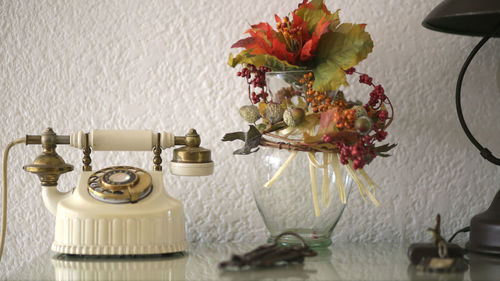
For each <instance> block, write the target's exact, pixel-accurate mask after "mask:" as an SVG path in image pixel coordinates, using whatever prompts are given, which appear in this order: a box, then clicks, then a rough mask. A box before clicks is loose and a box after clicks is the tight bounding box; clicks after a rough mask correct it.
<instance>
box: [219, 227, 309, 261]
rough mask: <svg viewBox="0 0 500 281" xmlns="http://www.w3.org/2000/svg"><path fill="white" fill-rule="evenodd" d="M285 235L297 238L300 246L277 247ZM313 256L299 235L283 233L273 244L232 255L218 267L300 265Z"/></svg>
mask: <svg viewBox="0 0 500 281" xmlns="http://www.w3.org/2000/svg"><path fill="white" fill-rule="evenodd" d="M287 235H291V236H295V237H297V238H298V239H299V240H300V241H301V242H302V245H298V246H292V247H286V246H278V241H279V239H280V238H281V237H283V236H287ZM313 256H316V252H315V251H313V250H312V249H311V248H309V246H308V245H307V244H306V241H304V239H303V238H302V237H301V236H300V235H298V234H296V233H294V232H283V233H281V234H280V235H278V236H276V238H275V239H274V243H273V244H270V245H263V246H259V247H257V248H256V249H254V250H252V251H250V252H248V253H246V254H243V255H233V256H232V257H231V260H229V261H225V262H221V263H220V264H219V267H220V268H223V269H226V268H239V269H241V268H243V267H271V266H277V265H282V264H287V263H302V262H304V258H305V257H313Z"/></svg>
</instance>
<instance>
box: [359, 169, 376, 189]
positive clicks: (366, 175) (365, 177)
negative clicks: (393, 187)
mask: <svg viewBox="0 0 500 281" xmlns="http://www.w3.org/2000/svg"><path fill="white" fill-rule="evenodd" d="M358 171H359V173H360V174H361V176H363V178H364V179H365V181H366V183H367V184H368V186H369V187H370V189H371V190H372V192H373V193H374V194H375V192H376V190H377V189H381V188H380V186H378V185H377V184H376V183H375V182H374V181H373V180H372V178H370V176H369V175H368V174H367V173H366V171H365V170H363V169H359V170H358Z"/></svg>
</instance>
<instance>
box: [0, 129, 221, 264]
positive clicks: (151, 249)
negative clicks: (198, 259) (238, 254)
mask: <svg viewBox="0 0 500 281" xmlns="http://www.w3.org/2000/svg"><path fill="white" fill-rule="evenodd" d="M19 143H25V144H27V145H41V146H42V148H43V152H42V154H40V155H39V156H38V157H36V159H35V160H34V161H33V163H32V164H29V165H26V166H24V167H23V169H24V170H25V171H27V172H31V173H34V174H36V175H37V176H38V177H39V179H40V181H41V184H42V198H43V202H44V204H45V206H46V207H47V209H48V210H49V211H50V212H51V213H52V214H54V215H55V216H56V229H55V238H54V243H53V244H52V247H51V249H52V250H53V251H55V252H58V253H63V254H77V255H141V254H163V253H171V252H179V251H184V250H186V249H187V242H186V238H185V226H184V213H183V207H182V204H181V203H180V202H179V201H178V200H176V199H174V198H172V197H170V196H169V195H168V194H167V192H166V191H165V189H164V185H163V178H162V176H163V173H162V166H161V163H162V158H161V152H162V150H163V149H167V148H171V147H174V146H176V145H181V146H182V147H179V148H176V149H174V153H173V159H172V161H171V162H170V165H169V166H170V171H171V173H172V174H174V175H181V176H206V175H210V174H212V173H213V169H214V163H213V161H212V160H211V152H210V150H208V149H205V148H203V147H200V143H201V139H200V136H199V135H198V133H197V132H196V130H194V129H191V130H190V131H189V132H188V133H187V134H186V135H185V136H174V135H173V134H171V133H167V132H161V133H153V132H152V131H150V130H128V131H126V130H122V131H120V130H93V131H92V132H90V133H84V132H77V133H74V134H71V135H56V134H55V133H54V131H53V130H52V129H51V128H48V129H46V130H45V131H44V132H43V134H41V135H27V136H26V137H25V138H22V139H18V140H16V141H14V142H12V143H11V144H9V146H8V147H7V149H6V153H5V154H4V167H3V168H4V169H3V171H4V177H3V179H4V192H3V199H4V200H3V212H2V215H3V217H2V239H1V241H0V242H1V243H0V258H1V253H2V250H3V241H4V237H5V226H6V219H5V215H6V203H7V202H6V188H7V181H6V179H7V178H6V171H7V166H6V164H7V157H8V150H9V149H10V148H11V147H12V146H14V145H15V144H19ZM57 145H70V146H72V147H75V148H78V149H82V151H83V155H84V156H83V161H82V162H83V171H82V173H81V175H80V178H79V180H78V184H77V186H76V187H75V189H74V190H72V191H70V192H66V193H62V192H59V191H58V190H57V181H58V179H59V177H60V175H61V174H63V173H66V172H70V171H72V170H73V166H72V165H70V164H67V163H66V162H64V160H63V159H62V157H61V156H59V155H58V154H57V153H56V151H55V150H56V146H57ZM92 150H93V151H151V150H152V151H153V154H154V157H153V164H154V166H153V170H152V171H145V170H143V169H140V168H136V167H131V166H113V167H107V168H104V169H101V170H99V171H92V166H91V165H90V164H91V162H92V159H91V157H90V153H91V151H92Z"/></svg>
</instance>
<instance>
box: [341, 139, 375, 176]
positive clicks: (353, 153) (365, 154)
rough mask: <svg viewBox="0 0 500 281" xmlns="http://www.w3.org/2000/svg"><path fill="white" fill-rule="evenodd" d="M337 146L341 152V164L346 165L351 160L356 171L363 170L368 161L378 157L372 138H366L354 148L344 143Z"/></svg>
mask: <svg viewBox="0 0 500 281" xmlns="http://www.w3.org/2000/svg"><path fill="white" fill-rule="evenodd" d="M337 146H338V148H339V150H340V163H342V164H344V165H346V164H349V160H351V161H352V167H353V168H354V169H355V170H356V169H362V168H363V167H364V166H365V165H366V162H367V161H370V160H371V159H373V158H375V157H376V156H377V154H376V153H375V149H374V147H373V144H372V137H370V136H364V137H363V138H362V139H361V140H360V141H358V142H357V143H355V144H354V145H352V146H348V145H346V144H345V143H344V142H339V143H337Z"/></svg>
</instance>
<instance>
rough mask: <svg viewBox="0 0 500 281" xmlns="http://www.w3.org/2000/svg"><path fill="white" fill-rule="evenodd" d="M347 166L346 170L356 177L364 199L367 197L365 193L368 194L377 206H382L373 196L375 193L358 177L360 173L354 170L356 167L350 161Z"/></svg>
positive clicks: (355, 179)
mask: <svg viewBox="0 0 500 281" xmlns="http://www.w3.org/2000/svg"><path fill="white" fill-rule="evenodd" d="M345 167H346V170H347V172H348V173H349V175H351V177H352V178H353V179H354V181H355V182H356V184H357V185H358V188H359V193H361V197H363V200H364V201H366V199H365V194H366V195H367V196H368V198H370V200H371V201H372V203H373V204H374V205H375V206H377V207H378V206H380V203H379V202H378V201H377V199H376V198H375V197H374V196H373V194H372V193H371V192H370V190H368V189H367V188H366V186H365V184H364V183H363V181H362V180H361V179H360V178H359V177H358V174H356V172H355V171H354V169H353V167H352V163H349V165H346V166H345Z"/></svg>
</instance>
